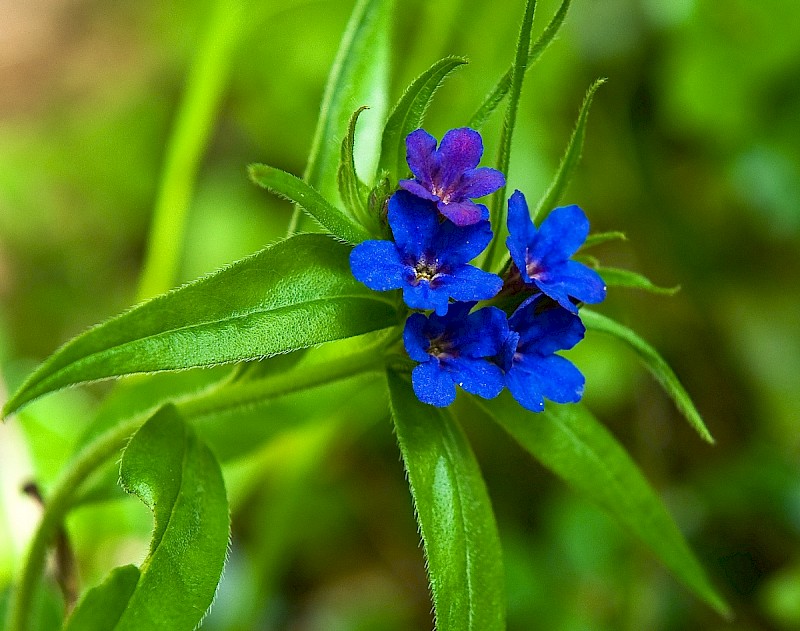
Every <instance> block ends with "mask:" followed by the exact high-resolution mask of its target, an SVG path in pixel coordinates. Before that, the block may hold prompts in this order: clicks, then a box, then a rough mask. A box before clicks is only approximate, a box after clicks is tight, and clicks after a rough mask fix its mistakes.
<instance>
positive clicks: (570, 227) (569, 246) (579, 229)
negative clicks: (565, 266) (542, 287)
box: [531, 204, 589, 261]
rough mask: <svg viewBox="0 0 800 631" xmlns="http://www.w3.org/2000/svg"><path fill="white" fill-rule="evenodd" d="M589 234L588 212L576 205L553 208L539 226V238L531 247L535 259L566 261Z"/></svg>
mask: <svg viewBox="0 0 800 631" xmlns="http://www.w3.org/2000/svg"><path fill="white" fill-rule="evenodd" d="M588 234H589V220H588V219H587V218H586V213H584V212H583V210H581V209H580V207H578V206H575V205H574V204H573V205H572V206H561V207H560V208H556V209H555V210H553V211H552V212H551V213H550V214H549V215H547V217H546V218H545V220H544V221H543V222H542V224H541V225H540V226H539V236H538V239H537V240H536V242H535V243H534V244H532V247H531V255H532V257H533V258H534V259H535V260H539V261H544V260H548V259H550V260H561V261H564V260H566V259H568V258H569V257H570V256H572V255H573V254H575V252H577V250H578V248H579V247H581V246H582V245H583V242H584V241H586V237H587V235H588Z"/></svg>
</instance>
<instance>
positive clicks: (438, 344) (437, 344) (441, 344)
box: [427, 335, 456, 359]
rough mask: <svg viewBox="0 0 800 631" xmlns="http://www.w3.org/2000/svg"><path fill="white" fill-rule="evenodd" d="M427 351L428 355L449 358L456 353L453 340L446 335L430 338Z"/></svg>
mask: <svg viewBox="0 0 800 631" xmlns="http://www.w3.org/2000/svg"><path fill="white" fill-rule="evenodd" d="M427 352H428V355H433V356H434V357H438V358H439V359H447V358H448V357H455V355H456V353H455V349H454V348H453V342H452V340H449V339H447V338H446V337H445V336H444V335H440V336H439V337H435V338H433V339H432V340H430V342H429V344H428V351H427Z"/></svg>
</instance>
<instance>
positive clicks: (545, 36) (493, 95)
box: [469, 0, 571, 130]
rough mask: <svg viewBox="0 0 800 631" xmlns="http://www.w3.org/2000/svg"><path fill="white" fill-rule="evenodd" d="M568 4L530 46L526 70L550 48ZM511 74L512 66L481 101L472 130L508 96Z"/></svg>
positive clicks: (562, 4)
mask: <svg viewBox="0 0 800 631" xmlns="http://www.w3.org/2000/svg"><path fill="white" fill-rule="evenodd" d="M570 2H571V0H562V2H561V6H560V7H558V11H556V13H555V15H554V16H553V18H552V19H551V20H550V23H549V24H548V25H547V26H546V27H545V29H544V31H542V34H541V35H540V36H539V38H538V39H537V40H536V41H535V42H534V44H533V46H531V48H530V51H529V52H528V62H527V64H526V69H528V68H531V67H532V66H533V65H534V64H535V63H536V62H537V61H539V57H541V56H542V53H543V52H544V51H545V50H547V47H548V46H550V44H551V43H552V42H553V40H554V39H555V37H556V35H557V34H558V31H559V29H560V28H561V26H562V24H564V20H565V19H566V17H567V11H568V10H569V4H570ZM513 73H514V66H513V65H512V66H511V68H509V69H508V70H507V71H506V73H505V74H504V75H503V76H502V77H501V78H500V81H498V82H497V85H495V86H494V88H492V91H491V92H490V93H489V94H488V95H487V97H486V98H485V99H484V100H483V103H481V106H480V107H479V108H478V111H477V112H475V114H474V115H473V116H472V118H471V119H470V122H469V126H470V127H472V129H478V130H479V129H481V128H482V127H483V125H484V124H485V123H486V121H487V120H488V118H489V117H490V116H491V115H492V114H493V113H494V111H495V110H496V109H497V107H498V106H499V105H500V103H502V101H503V99H504V98H505V96H506V95H507V94H508V91H509V90H510V89H511V75H512V74H513Z"/></svg>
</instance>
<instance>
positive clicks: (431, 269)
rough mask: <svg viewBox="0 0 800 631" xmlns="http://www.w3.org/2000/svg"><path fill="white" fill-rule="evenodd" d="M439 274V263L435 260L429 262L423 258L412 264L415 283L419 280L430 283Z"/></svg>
mask: <svg viewBox="0 0 800 631" xmlns="http://www.w3.org/2000/svg"><path fill="white" fill-rule="evenodd" d="M438 273H439V263H438V261H437V260H436V259H434V260H432V261H429V260H428V259H427V258H425V257H424V256H423V257H421V258H420V259H419V260H418V261H417V262H416V263H415V264H414V274H415V275H416V277H417V278H416V280H417V282H419V281H421V280H427V281H428V282H430V281H432V280H433V279H434V278H435V277H436V275H437V274H438Z"/></svg>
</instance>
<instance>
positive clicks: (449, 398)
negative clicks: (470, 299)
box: [403, 303, 508, 407]
mask: <svg viewBox="0 0 800 631" xmlns="http://www.w3.org/2000/svg"><path fill="white" fill-rule="evenodd" d="M473 306H474V303H456V304H454V305H452V306H451V307H450V310H449V311H448V312H447V315H445V316H443V317H440V316H437V315H435V314H434V315H431V316H430V317H426V316H424V315H422V314H421V313H414V314H412V315H411V316H410V317H409V318H408V320H406V326H405V329H404V330H403V342H404V343H405V347H406V351H407V352H408V355H409V356H410V357H411V359H413V360H414V361H417V362H420V364H419V365H418V366H417V367H416V368H414V370H413V372H412V373H411V385H412V386H413V387H414V393H415V394H416V395H417V398H419V400H420V401H422V402H423V403H429V404H430V405H435V406H437V407H445V406H447V405H450V404H451V403H452V402H453V401H454V400H455V398H456V384H458V385H459V386H461V387H462V388H464V390H466V391H467V392H471V393H472V394H477V395H479V396H481V397H484V398H487V399H490V398H492V397H496V396H497V395H498V394H500V391H501V390H502V389H503V387H504V381H503V371H502V370H501V369H500V367H499V366H498V365H497V364H495V363H493V362H492V361H490V359H489V358H493V357H495V356H496V355H497V354H499V353H500V351H501V349H502V346H503V342H504V340H505V339H506V338H507V337H508V322H507V321H506V315H505V314H504V313H503V312H502V311H501V310H500V309H498V308H497V307H485V308H483V309H478V310H477V311H475V312H473V313H469V311H470V309H472V307H473Z"/></svg>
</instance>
